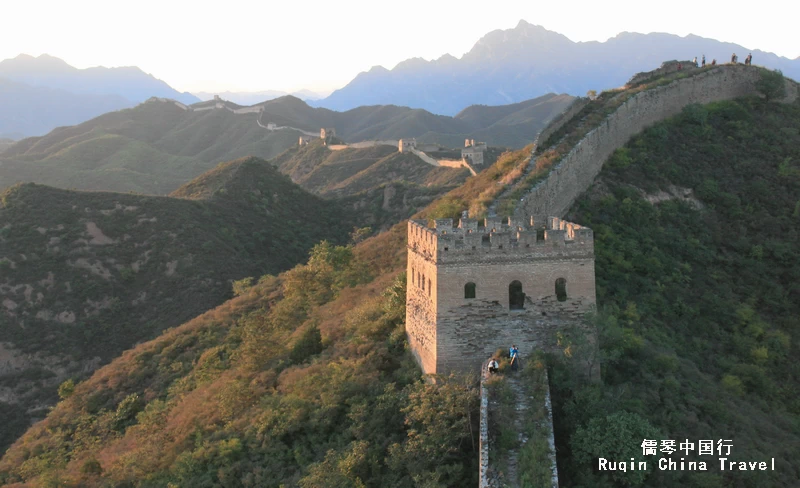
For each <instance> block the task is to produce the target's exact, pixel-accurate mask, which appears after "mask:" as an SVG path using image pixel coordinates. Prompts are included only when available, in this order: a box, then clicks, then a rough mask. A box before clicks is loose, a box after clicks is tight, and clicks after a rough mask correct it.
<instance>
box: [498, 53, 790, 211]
mask: <svg viewBox="0 0 800 488" xmlns="http://www.w3.org/2000/svg"><path fill="white" fill-rule="evenodd" d="M760 78H761V69H760V68H756V67H751V66H743V65H736V66H726V65H723V66H719V67H716V68H711V69H707V71H705V72H703V73H700V74H697V75H694V76H692V77H690V78H683V79H679V80H675V81H673V82H672V83H670V84H668V85H664V86H659V87H656V88H651V89H649V90H644V91H642V92H639V93H637V94H635V95H633V96H632V97H631V98H630V99H628V100H627V101H626V102H624V103H623V104H622V105H620V106H619V108H618V109H617V110H616V111H615V112H614V113H612V114H610V115H609V116H608V117H607V118H606V119H605V121H603V122H602V123H601V124H600V126H599V127H597V128H595V129H593V130H592V131H591V132H589V133H588V134H586V136H585V137H584V138H583V139H582V140H580V141H579V142H578V143H577V144H576V145H575V147H573V148H572V150H571V151H570V152H569V153H568V154H567V155H566V156H564V157H563V159H562V160H561V161H560V162H559V163H558V166H556V167H554V168H553V169H552V170H551V171H550V173H549V174H548V176H547V178H546V179H545V180H543V181H542V182H540V183H538V184H537V185H536V186H534V187H533V189H531V191H530V192H528V193H527V194H526V195H525V197H524V199H523V200H524V201H523V203H521V204H520V205H518V206H517V208H516V210H515V212H514V218H515V219H524V218H526V217H529V216H532V217H533V218H534V219H535V220H537V221H542V219H544V218H546V217H548V216H553V215H554V216H558V217H563V216H564V215H565V214H566V213H567V211H568V210H569V208H570V207H571V206H572V203H573V202H574V201H575V200H576V199H577V198H578V196H580V195H581V193H583V192H584V191H586V190H587V189H588V188H589V186H590V185H591V184H592V182H593V181H594V178H595V177H596V176H597V175H598V174H599V173H600V170H601V169H602V167H603V163H604V162H605V161H606V160H607V159H608V157H609V156H611V154H612V153H613V152H614V151H615V150H617V149H618V148H620V147H622V146H624V145H625V143H627V142H628V140H630V138H631V137H633V136H634V135H635V134H637V133H639V132H641V131H642V130H644V129H645V128H647V127H649V126H651V125H653V124H655V123H656V122H660V121H662V120H664V119H666V118H669V117H672V116H674V115H677V114H679V113H680V112H681V110H683V108H684V107H686V106H687V105H690V104H694V103H699V104H707V103H711V102H716V101H720V100H730V99H733V98H737V97H742V96H746V95H754V94H756V93H757V90H756V83H757V82H758V80H760ZM786 87H787V97H786V99H785V100H784V101H786V102H792V101H794V100H796V99H797V96H798V88H797V84H796V83H795V82H792V81H789V80H787V81H786ZM571 108H572V107H571ZM571 108H570V110H569V111H570V112H573V110H571ZM581 108H582V107H581ZM575 113H577V111H576V112H575ZM566 120H568V119H565V120H564V121H562V124H561V125H563V123H565V122H566ZM549 129H550V128H549V127H548V128H547V130H548V131H549V134H552V133H554V132H555V130H549ZM556 130H557V129H556ZM539 140H540V141H541V142H545V139H544V138H541V137H540V138H539ZM530 164H532V165H534V164H536V162H535V160H532V161H531V163H530Z"/></svg>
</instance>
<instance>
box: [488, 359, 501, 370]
mask: <svg viewBox="0 0 800 488" xmlns="http://www.w3.org/2000/svg"><path fill="white" fill-rule="evenodd" d="M499 370H500V365H499V364H498V363H497V360H496V359H495V358H492V359H491V360H490V361H489V372H490V373H497V372H498V371H499Z"/></svg>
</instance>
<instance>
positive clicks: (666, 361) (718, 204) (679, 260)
mask: <svg viewBox="0 0 800 488" xmlns="http://www.w3.org/2000/svg"><path fill="white" fill-rule="evenodd" d="M568 219H569V220H572V221H574V222H578V223H580V224H581V225H587V226H589V227H591V228H592V229H593V230H594V234H595V250H596V253H597V255H596V270H597V300H598V303H599V304H600V309H601V313H600V315H599V317H598V327H599V332H600V338H601V356H600V359H601V361H602V368H603V383H602V385H586V384H581V383H580V382H576V381H575V379H572V378H570V377H568V376H566V375H563V374H561V375H554V376H553V377H552V384H553V386H554V387H555V392H554V393H555V399H554V401H555V405H556V407H557V412H556V423H557V426H556V427H557V431H556V440H557V444H558V456H559V458H558V459H559V476H560V478H561V480H562V482H563V484H564V485H565V486H640V485H641V486H675V487H678V486H681V487H683V486H691V487H722V486H747V487H765V486H775V487H779V486H781V487H782V486H796V485H798V483H800V469H798V466H797V463H796V462H795V461H796V459H797V458H798V456H800V422H798V420H799V419H800V401H798V398H800V397H798V392H799V391H800V368H799V367H798V363H797V361H796V358H797V357H798V353H800V285H799V284H800V247H798V246H797V242H798V239H800V106H798V104H797V103H794V104H792V105H780V104H776V103H766V102H764V101H763V100H759V99H757V98H750V99H739V100H736V101H730V102H722V103H715V104H711V105H708V106H690V107H688V108H687V109H686V110H684V112H683V114H682V115H680V116H679V117H676V118H674V119H672V120H669V121H667V122H664V123H661V124H658V125H656V126H654V127H651V128H649V129H647V130H646V131H645V132H644V133H643V134H642V135H640V136H638V137H636V138H634V139H633V140H632V141H630V142H629V143H628V144H627V145H626V146H625V147H624V148H623V149H621V150H619V151H617V153H616V154H615V155H614V156H613V157H612V158H611V159H610V160H609V161H608V162H607V163H606V165H605V167H604V169H603V171H602V173H601V174H600V177H599V178H598V179H597V180H596V181H595V183H594V185H593V187H592V188H591V189H590V191H589V192H587V195H585V196H584V197H583V198H582V199H581V200H580V201H579V202H578V203H577V204H576V205H575V207H574V208H573V209H572V211H571V215H569V216H568ZM559 371H560V370H559ZM623 412H625V414H623ZM646 432H649V433H650V434H651V435H655V438H657V439H675V440H678V442H683V441H684V440H686V439H689V440H690V441H692V442H694V443H695V444H696V443H697V441H698V440H699V439H714V440H715V441H714V442H715V443H716V441H717V440H719V439H725V440H728V439H730V440H732V444H733V448H732V451H731V455H730V456H729V459H730V460H735V461H767V462H769V461H770V459H771V458H773V457H774V458H775V471H767V472H763V471H756V472H738V471H734V472H731V471H725V472H721V471H720V470H719V462H718V461H717V459H718V457H719V456H716V455H715V456H708V455H705V456H698V453H697V451H696V450H695V452H693V453H690V454H689V455H688V456H687V455H685V454H684V453H681V452H680V451H679V452H677V453H675V454H673V455H672V456H671V457H672V458H673V459H675V460H679V459H680V458H685V459H686V461H689V460H696V461H707V462H709V471H708V472H690V471H660V470H658V469H655V466H654V465H652V464H651V466H652V468H651V469H650V471H649V473H652V474H650V476H649V477H647V478H646V477H645V474H644V473H641V472H637V473H638V474H637V473H627V474H626V473H620V472H616V473H613V472H611V473H610V474H601V473H598V472H593V471H592V469H591V464H592V462H595V463H596V459H597V457H600V456H602V457H605V458H607V459H619V460H625V459H628V458H630V457H632V456H636V457H637V458H638V457H640V455H641V453H642V452H641V447H640V444H641V441H642V439H643V438H650V437H648V436H647V435H644V433H646ZM643 435H644V436H643ZM722 457H724V456H722ZM650 461H651V462H653V461H654V460H652V459H651V460H650Z"/></svg>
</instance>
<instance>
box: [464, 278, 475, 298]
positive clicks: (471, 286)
mask: <svg viewBox="0 0 800 488" xmlns="http://www.w3.org/2000/svg"><path fill="white" fill-rule="evenodd" d="M464 298H475V283H473V282H471V281H470V282H469V283H467V284H466V285H464Z"/></svg>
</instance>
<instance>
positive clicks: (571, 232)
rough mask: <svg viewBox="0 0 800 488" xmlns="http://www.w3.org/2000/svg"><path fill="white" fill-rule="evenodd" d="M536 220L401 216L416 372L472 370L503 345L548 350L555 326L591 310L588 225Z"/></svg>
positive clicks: (591, 252)
mask: <svg viewBox="0 0 800 488" xmlns="http://www.w3.org/2000/svg"><path fill="white" fill-rule="evenodd" d="M537 224H538V227H539V228H538V229H537V228H536V226H535V225H534V222H533V220H532V219H531V221H530V222H516V221H512V220H511V219H509V221H508V222H505V221H503V220H501V219H499V218H494V219H489V218H487V219H486V220H485V224H484V226H483V227H479V226H478V222H477V221H476V220H473V219H466V218H464V219H461V221H460V223H459V225H458V227H454V226H453V220H452V219H440V220H435V221H434V222H433V226H432V227H430V226H429V225H428V222H427V221H424V220H409V222H408V265H407V275H406V276H407V280H408V284H407V289H406V333H407V334H408V340H409V344H410V345H411V350H412V351H413V353H414V356H415V357H416V359H417V361H418V362H419V364H420V365H421V367H422V369H423V371H424V372H425V373H436V374H448V373H450V372H469V371H478V370H479V368H480V367H481V364H482V363H483V361H485V360H486V358H487V357H489V355H491V354H492V353H493V352H494V351H496V350H497V349H498V348H499V347H508V346H509V345H511V344H516V345H517V346H518V347H519V350H520V353H521V354H523V355H527V354H530V353H531V352H533V351H534V350H537V349H544V350H549V349H553V348H555V347H556V344H557V339H556V332H557V331H558V330H559V329H561V328H563V327H566V326H567V325H569V324H572V323H575V322H576V320H579V318H580V317H581V316H582V315H583V314H584V313H585V312H587V311H589V310H592V309H593V308H594V307H595V303H596V298H595V278H594V237H593V233H592V230H591V229H589V228H586V227H582V226H580V225H577V224H573V223H570V222H566V221H563V220H561V219H559V218H556V217H550V218H548V219H547V222H546V223H537ZM541 224H544V225H541Z"/></svg>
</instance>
